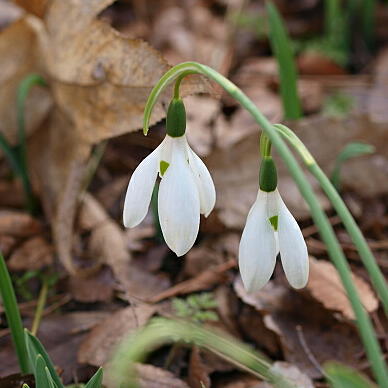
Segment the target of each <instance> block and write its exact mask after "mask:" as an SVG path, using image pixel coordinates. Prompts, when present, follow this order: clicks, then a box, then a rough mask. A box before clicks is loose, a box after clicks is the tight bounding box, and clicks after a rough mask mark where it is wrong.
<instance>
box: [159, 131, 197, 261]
mask: <svg viewBox="0 0 388 388" xmlns="http://www.w3.org/2000/svg"><path fill="white" fill-rule="evenodd" d="M184 140H185V139H182V137H180V138H174V139H173V140H172V142H173V144H172V159H171V164H170V166H169V168H168V169H167V171H166V173H165V174H164V176H163V178H162V181H161V183H160V187H159V197H158V208H159V221H160V226H161V228H162V232H163V236H164V239H165V241H166V243H167V245H168V246H169V247H170V249H171V250H172V251H174V252H175V253H176V255H177V256H182V255H184V254H185V253H186V252H187V251H188V250H189V249H190V248H191V247H192V246H193V244H194V242H195V239H196V238H197V235H198V229H199V211H200V204H199V194H198V189H197V187H196V184H195V178H194V175H193V173H192V171H191V169H190V168H189V165H188V162H187V151H186V146H185V143H184Z"/></svg>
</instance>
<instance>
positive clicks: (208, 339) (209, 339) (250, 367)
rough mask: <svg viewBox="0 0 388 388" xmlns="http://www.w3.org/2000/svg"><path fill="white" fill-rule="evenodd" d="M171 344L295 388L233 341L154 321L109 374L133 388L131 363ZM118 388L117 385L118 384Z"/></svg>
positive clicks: (187, 326) (280, 386)
mask: <svg viewBox="0 0 388 388" xmlns="http://www.w3.org/2000/svg"><path fill="white" fill-rule="evenodd" d="M171 342H181V343H186V344H195V345H197V346H200V347H203V348H204V349H207V350H209V351H211V352H213V353H216V354H218V355H219V356H220V357H222V358H224V359H226V360H228V361H230V362H231V363H233V364H235V365H238V366H239V367H240V368H242V369H245V370H247V371H249V372H250V373H252V374H254V375H255V376H258V377H261V378H262V377H264V378H265V379H267V380H269V381H270V382H272V383H273V384H274V385H275V386H276V387H278V388H296V387H295V385H294V384H292V383H290V382H289V381H287V380H286V378H285V377H284V376H282V375H280V374H279V373H277V372H276V371H275V370H273V368H272V365H271V364H270V363H269V362H268V361H267V360H266V358H265V357H264V356H262V355H260V354H259V353H257V352H255V351H254V350H253V349H251V348H249V347H248V346H246V345H245V344H242V343H240V342H238V341H236V340H235V339H233V338H228V337H225V335H224V334H223V335H219V334H217V333H216V332H213V331H211V330H208V329H203V328H201V327H200V326H198V325H195V324H192V323H190V322H186V321H173V320H168V319H165V318H157V319H154V320H153V322H151V323H150V324H149V325H148V326H146V327H145V328H144V329H142V330H140V331H139V332H137V334H135V335H133V336H130V337H129V338H128V339H127V340H126V341H124V342H123V343H122V344H121V346H120V347H119V349H118V351H117V352H116V354H115V356H114V359H113V362H112V364H111V365H112V368H110V370H109V371H108V372H109V373H110V374H111V377H112V378H113V379H115V381H116V382H117V383H121V382H122V381H125V383H124V384H123V385H121V386H122V387H136V386H137V385H136V376H135V371H134V363H135V362H139V361H142V360H144V359H145V358H146V356H147V355H148V353H150V352H151V351H152V350H154V349H156V348H158V347H160V346H162V345H163V344H167V343H171ZM117 385H118V386H119V384H117Z"/></svg>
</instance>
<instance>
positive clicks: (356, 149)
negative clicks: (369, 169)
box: [330, 142, 375, 190]
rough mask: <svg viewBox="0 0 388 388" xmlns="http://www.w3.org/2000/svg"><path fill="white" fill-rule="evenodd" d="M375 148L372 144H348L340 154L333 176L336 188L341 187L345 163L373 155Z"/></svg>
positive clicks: (332, 179) (332, 180)
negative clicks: (359, 157)
mask: <svg viewBox="0 0 388 388" xmlns="http://www.w3.org/2000/svg"><path fill="white" fill-rule="evenodd" d="M374 150H375V148H374V147H373V146H372V145H370V144H365V143H358V142H353V143H349V144H347V145H346V146H345V147H344V148H343V149H342V151H341V152H340V153H339V154H338V156H337V158H336V161H335V165H334V169H333V172H332V174H331V178H330V180H331V182H332V183H333V185H334V187H335V188H336V189H337V190H339V189H340V186H341V167H342V165H343V163H344V162H346V161H347V160H349V159H352V158H355V157H357V156H361V155H367V154H372V153H373V152H374Z"/></svg>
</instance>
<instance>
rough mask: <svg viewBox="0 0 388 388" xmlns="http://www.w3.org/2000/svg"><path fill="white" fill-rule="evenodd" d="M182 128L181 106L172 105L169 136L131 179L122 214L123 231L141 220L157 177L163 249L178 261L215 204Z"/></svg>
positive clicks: (206, 176)
mask: <svg viewBox="0 0 388 388" xmlns="http://www.w3.org/2000/svg"><path fill="white" fill-rule="evenodd" d="M185 128H186V120H185V116H184V106H183V103H182V101H181V100H177V99H174V100H173V101H172V102H171V104H170V106H169V111H168V114H167V135H166V137H165V138H164V140H163V141H162V143H161V144H160V145H159V146H158V147H157V148H156V149H155V150H154V151H153V152H152V153H151V154H150V155H149V156H147V157H146V158H145V159H144V160H143V161H142V162H141V163H140V164H139V166H138V167H137V168H136V170H135V171H134V173H133V174H132V177H131V180H130V182H129V185H128V189H127V193H126V196H125V203H124V212H123V222H124V226H126V227H128V228H132V227H134V226H136V225H138V224H139V223H140V222H141V221H142V220H143V219H144V217H145V216H146V214H147V211H148V208H149V204H150V202H151V196H152V192H153V188H154V185H155V181H156V178H157V175H158V173H159V176H160V177H161V182H160V187H159V194H158V213H159V221H160V226H161V229H162V233H163V237H164V239H165V241H166V243H167V245H168V246H169V247H170V249H171V250H172V251H174V252H175V253H176V255H177V256H182V255H184V254H185V253H187V251H188V250H189V249H190V248H191V247H192V246H193V244H194V242H195V240H196V238H197V235H198V229H199V219H200V214H204V215H205V217H207V216H208V215H209V213H210V212H211V211H212V210H213V208H214V204H215V201H216V192H215V188H214V183H213V180H212V178H211V176H210V174H209V171H208V169H207V168H206V166H205V164H204V163H203V162H202V160H201V159H200V158H199V157H198V156H197V155H196V154H195V152H194V151H193V150H192V149H191V148H190V146H189V144H188V143H187V139H186V135H185Z"/></svg>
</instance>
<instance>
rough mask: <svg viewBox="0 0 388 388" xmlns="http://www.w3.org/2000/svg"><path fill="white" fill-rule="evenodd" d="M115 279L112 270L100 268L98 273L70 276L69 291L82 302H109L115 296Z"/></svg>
mask: <svg viewBox="0 0 388 388" xmlns="http://www.w3.org/2000/svg"><path fill="white" fill-rule="evenodd" d="M114 286H115V281H114V278H113V275H112V273H111V271H110V270H109V269H108V268H106V267H103V268H100V269H99V270H98V271H97V272H96V273H92V274H89V275H88V276H87V277H84V276H77V275H74V276H70V278H69V283H68V287H69V292H70V294H71V296H72V297H73V298H74V299H75V300H77V301H79V302H82V303H95V302H108V301H110V300H111V299H112V297H113V291H114Z"/></svg>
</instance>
